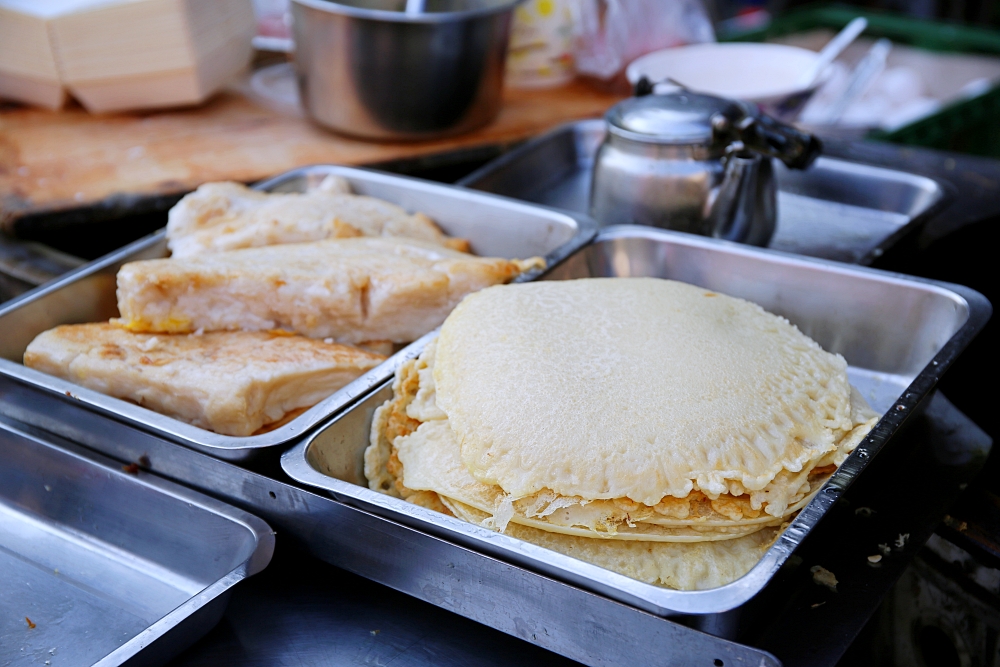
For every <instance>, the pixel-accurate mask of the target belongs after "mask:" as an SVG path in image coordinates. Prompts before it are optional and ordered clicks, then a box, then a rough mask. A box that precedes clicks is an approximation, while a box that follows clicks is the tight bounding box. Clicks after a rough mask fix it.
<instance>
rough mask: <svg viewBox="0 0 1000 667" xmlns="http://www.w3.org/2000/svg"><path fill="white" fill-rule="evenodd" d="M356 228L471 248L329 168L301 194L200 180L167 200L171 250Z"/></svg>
mask: <svg viewBox="0 0 1000 667" xmlns="http://www.w3.org/2000/svg"><path fill="white" fill-rule="evenodd" d="M355 236H394V237H403V238H410V239H417V240H420V241H425V242H427V243H432V244H435V245H441V246H445V247H447V248H451V249H453V250H461V251H464V252H468V251H469V242H468V241H466V240H465V239H458V238H452V237H449V236H447V235H446V234H444V233H443V232H442V231H441V230H440V229H439V228H438V226H437V225H436V224H434V221H433V220H431V219H430V218H428V217H427V216H426V215H423V214H422V213H415V214H413V215H411V214H409V213H407V212H406V211H405V210H403V209H402V208H400V207H399V206H396V205H395V204H391V203H389V202H387V201H383V200H381V199H376V198H374V197H365V196H362V195H355V194H350V188H349V186H348V185H347V182H346V181H345V180H344V179H342V178H339V177H335V176H334V177H327V179H326V180H324V181H323V184H322V185H321V186H320V188H318V189H316V190H312V191H309V192H306V193H304V194H297V193H267V192H261V191H259V190H251V189H250V188H248V187H246V186H245V185H242V184H240V183H232V182H223V183H206V184H204V185H202V186H201V187H199V188H198V189H197V190H195V191H194V192H192V193H190V194H188V195H187V196H185V197H184V198H183V199H181V200H180V201H179V202H178V203H177V204H176V205H175V206H174V207H173V208H171V209H170V213H169V215H168V221H167V246H168V247H169V248H170V251H171V253H172V255H173V256H174V257H177V258H184V257H193V256H195V255H201V254H205V253H216V252H224V251H227V250H236V249H238V248H251V247H258V246H268V245H277V244H283V243H304V242H307V241H320V240H322V239H327V238H346V237H355Z"/></svg>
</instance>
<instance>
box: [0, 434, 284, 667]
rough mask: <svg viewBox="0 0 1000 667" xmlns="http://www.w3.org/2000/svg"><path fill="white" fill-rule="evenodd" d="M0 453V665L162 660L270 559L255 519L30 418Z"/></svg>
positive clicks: (2, 442)
mask: <svg viewBox="0 0 1000 667" xmlns="http://www.w3.org/2000/svg"><path fill="white" fill-rule="evenodd" d="M0 460H2V461H3V465H2V466H0V610H2V611H3V616H4V622H3V624H2V625H0V653H2V654H3V655H4V656H5V657H6V658H7V660H5V661H4V663H3V664H4V665H41V664H42V663H43V661H44V662H45V664H49V663H50V662H52V663H54V664H56V665H70V664H72V665H91V664H96V665H101V666H102V667H111V666H113V665H122V664H130V665H134V664H142V665H158V664H163V663H165V662H167V661H168V660H169V659H170V658H171V657H173V656H174V655H176V654H177V653H179V652H180V651H182V650H184V649H185V648H187V647H188V646H190V645H191V644H193V643H194V642H195V641H197V640H198V638H200V637H201V636H202V635H204V634H205V633H206V632H208V631H209V630H210V629H211V628H212V627H213V626H214V625H215V624H216V623H217V622H218V621H219V620H220V619H221V618H222V614H223V612H224V611H225V609H226V605H227V604H228V602H229V596H230V594H231V592H232V588H233V586H235V585H236V584H238V583H239V582H240V581H242V580H243V579H245V578H246V577H249V576H251V575H253V574H256V573H257V572H259V571H261V570H262V569H264V567H265V566H266V565H267V564H268V562H269V561H270V560H271V553H272V551H273V549H274V535H273V533H272V532H271V529H270V528H269V527H268V526H267V524H265V523H264V522H263V521H261V520H260V519H258V518H256V517H254V516H251V515H249V514H246V513H244V512H242V511H240V510H237V509H235V508H233V507H230V506H227V505H224V504H222V503H220V502H219V501H217V500H214V499H211V498H209V497H207V496H204V495H201V494H200V493H196V492H194V491H191V490H190V489H187V488H184V487H181V486H179V485H177V484H174V483H173V482H168V481H166V480H164V479H161V478H159V477H157V476H155V475H151V474H148V473H146V472H144V471H139V470H137V469H133V468H126V469H125V470H123V466H122V465H121V464H120V463H118V462H116V461H113V460H110V459H107V458H104V457H103V456H99V455H96V454H94V453H92V452H88V451H87V450H85V449H83V448H82V447H79V446H77V445H73V444H70V443H68V442H66V441H64V440H62V439H60V438H56V437H53V436H51V435H47V434H42V433H41V432H40V431H36V430H35V429H33V428H32V427H29V426H23V425H16V424H14V423H13V422H8V421H6V420H0ZM22 619H23V620H22ZM15 647H19V648H20V652H18V648H15Z"/></svg>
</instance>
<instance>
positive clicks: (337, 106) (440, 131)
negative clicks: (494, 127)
mask: <svg viewBox="0 0 1000 667" xmlns="http://www.w3.org/2000/svg"><path fill="white" fill-rule="evenodd" d="M518 1H520V0H430V1H429V2H428V3H427V7H426V11H425V12H424V13H421V14H417V15H413V14H407V13H405V12H404V11H403V10H404V9H405V5H406V3H405V0H340V1H339V2H330V1H328V0H293V2H292V3H291V9H292V17H293V19H294V21H293V27H294V33H295V49H296V50H295V64H296V69H297V73H298V79H299V91H300V97H301V100H302V104H303V107H304V108H305V110H306V113H307V114H308V115H309V117H310V118H312V119H313V120H314V121H316V122H317V123H319V124H321V125H324V126H326V127H328V128H330V129H333V130H336V131H338V132H341V133H344V134H349V135H353V136H357V137H364V138H370V139H428V138H431V137H439V136H444V135H449V134H459V133H462V132H467V131H469V130H472V129H474V128H476V127H479V126H481V125H485V124H486V123H488V122H489V121H490V120H492V119H493V118H494V116H496V114H497V113H498V112H499V110H500V104H501V92H502V88H503V75H504V64H505V61H506V55H507V42H508V36H509V34H510V20H511V12H512V11H513V8H514V5H515V4H517V2H518Z"/></svg>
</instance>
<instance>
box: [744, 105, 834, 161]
mask: <svg viewBox="0 0 1000 667" xmlns="http://www.w3.org/2000/svg"><path fill="white" fill-rule="evenodd" d="M736 131H737V133H738V135H739V139H740V141H742V142H743V144H744V145H745V146H746V147H747V148H748V149H750V150H752V151H754V152H756V153H760V154H761V155H766V156H768V157H775V158H778V159H779V160H781V161H782V162H784V163H785V165H786V166H788V167H790V168H791V169H806V168H808V167H809V165H811V164H812V163H813V162H815V161H816V158H817V157H819V154H820V153H822V152H823V143H822V142H821V141H820V140H819V138H818V137H817V136H816V135H813V134H809V133H808V132H802V131H801V130H797V129H796V128H794V127H792V126H791V125H786V124H784V123H782V122H779V121H777V120H775V119H774V118H771V117H770V116H767V115H765V114H763V113H756V114H755V113H750V114H748V115H747V116H746V117H745V118H743V119H742V120H741V121H740V122H739V123H738V124H737V126H736Z"/></svg>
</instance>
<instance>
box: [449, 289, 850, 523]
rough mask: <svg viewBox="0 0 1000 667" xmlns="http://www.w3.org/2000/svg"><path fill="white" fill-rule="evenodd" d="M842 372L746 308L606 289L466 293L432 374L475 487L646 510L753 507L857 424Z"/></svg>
mask: <svg viewBox="0 0 1000 667" xmlns="http://www.w3.org/2000/svg"><path fill="white" fill-rule="evenodd" d="M846 370H847V364H846V362H845V361H844V359H843V358H842V357H840V356H839V355H834V354H830V353H827V352H825V351H824V350H822V348H820V346H819V345H818V344H816V343H815V342H814V341H812V340H811V339H810V338H808V337H807V336H805V335H803V334H802V333H801V332H800V331H799V330H798V329H797V328H795V327H794V326H793V325H791V324H790V323H789V322H788V321H787V320H785V319H783V318H781V317H778V316H775V315H772V314H770V313H768V312H766V311H764V310H763V309H762V308H760V307H759V306H757V305H755V304H752V303H750V302H747V301H744V300H742V299H735V298H731V297H727V296H724V295H721V294H718V293H715V292H711V291H709V290H705V289H702V288H699V287H694V286H692V285H687V284H684V283H679V282H675V281H668V280H660V279H653V278H612V279H587V280H576V281H552V282H539V283H530V284H522V285H510V286H503V287H492V288H488V289H486V290H483V291H481V292H478V293H476V294H472V295H470V296H469V297H466V299H465V300H463V301H462V303H461V304H460V305H459V306H458V308H456V309H455V311H454V312H453V313H452V314H451V316H449V318H448V319H447V320H446V322H445V324H444V325H443V327H442V330H441V336H440V339H439V341H438V347H437V353H436V363H435V365H434V371H433V374H434V381H435V385H436V403H437V405H438V406H439V407H440V408H441V409H442V410H443V411H444V412H445V413H446V414H447V416H448V420H449V423H450V426H451V428H452V430H453V431H454V433H455V436H456V437H457V439H458V440H459V442H460V443H461V456H462V461H463V463H464V464H465V467H466V468H467V469H468V470H469V472H470V473H472V475H473V476H474V477H475V478H476V479H478V480H479V481H480V482H483V483H484V484H489V485H497V486H499V487H501V488H502V489H503V490H504V491H505V492H506V493H508V494H510V495H511V496H512V497H514V498H521V497H525V496H528V495H531V494H533V493H536V492H539V491H542V490H543V489H549V490H551V491H554V492H555V493H557V494H560V495H563V496H579V497H581V498H584V499H614V498H629V499H631V500H633V501H635V502H639V503H645V504H647V505H655V504H657V503H658V502H660V500H661V499H663V498H664V497H665V496H675V497H678V498H683V497H685V496H687V495H688V494H689V493H690V492H691V491H692V490H693V489H697V490H700V491H703V492H704V493H706V494H708V495H710V496H716V495H718V494H722V493H731V494H732V495H735V496H739V495H743V494H744V493H748V494H750V496H751V497H754V495H755V493H757V494H763V493H764V492H763V491H762V490H763V489H764V488H765V487H766V486H768V484H769V483H770V482H771V481H772V480H774V479H775V477H776V476H777V475H778V474H779V473H780V472H781V471H783V470H787V471H791V472H797V471H800V470H802V469H803V468H806V469H808V468H811V467H812V465H813V464H815V463H816V462H818V461H820V460H821V459H822V458H823V457H824V456H826V455H828V454H829V453H831V452H834V451H836V450H837V446H838V443H839V442H840V441H841V440H842V439H843V438H844V437H845V436H846V435H847V434H848V433H849V432H850V431H851V430H852V428H853V427H854V423H853V421H852V419H851V404H850V394H851V392H850V385H849V383H848V379H847V372H846ZM776 494H777V490H776V489H774V488H771V489H768V490H767V495H761V496H760V501H766V502H768V503H774V504H777V505H780V504H781V503H782V500H783V499H782V498H780V497H777V495H776Z"/></svg>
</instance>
